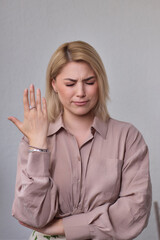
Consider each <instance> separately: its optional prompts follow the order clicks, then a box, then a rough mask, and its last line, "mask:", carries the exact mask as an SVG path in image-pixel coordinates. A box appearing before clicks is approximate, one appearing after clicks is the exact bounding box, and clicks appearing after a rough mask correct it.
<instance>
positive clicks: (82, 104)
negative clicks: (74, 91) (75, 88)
mask: <svg viewBox="0 0 160 240" xmlns="http://www.w3.org/2000/svg"><path fill="white" fill-rule="evenodd" d="M73 103H74V104H75V105H77V106H84V105H86V104H87V103H88V101H83V102H78V101H74V102H73Z"/></svg>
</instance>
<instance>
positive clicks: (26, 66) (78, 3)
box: [0, 0, 160, 240]
mask: <svg viewBox="0 0 160 240" xmlns="http://www.w3.org/2000/svg"><path fill="white" fill-rule="evenodd" d="M74 40H83V41H86V42H88V43H90V44H91V45H92V46H93V47H95V49H96V50H97V51H98V52H99V54H100V56H101V58H102V60H103V62H104V65H105V68H106V71H107V75H108V79H109V84H110V98H111V101H110V102H109V105H108V108H109V112H110V115H111V116H112V117H113V118H116V119H119V120H123V121H128V122H131V123H133V124H134V125H135V126H136V127H137V128H138V129H139V130H140V131H141V132H142V134H143V136H144V138H145V140H146V142H147V144H148V146H149V149H150V169H151V178H152V185H153V201H159V203H160V176H159V171H160V164H159V156H160V147H159V146H160V121H159V120H160V108H159V105H160V103H159V97H160V79H159V78H160V76H159V75H160V74H159V69H160V66H159V63H160V1H159V0H0V97H1V101H0V130H1V131H0V163H1V167H0V240H9V239H12V240H13V239H15V240H19V239H20V240H22V239H28V236H29V234H30V232H31V231H30V230H28V229H26V228H24V227H22V226H21V225H20V224H18V222H17V221H16V220H15V219H14V218H13V217H12V216H11V207H12V202H13V197H14V187H15V177H16V164H17V149H18V144H19V141H20V139H21V137H22V134H21V133H20V132H19V131H18V130H17V129H16V127H15V126H14V125H13V124H12V123H10V122H9V121H8V120H7V117H8V116H11V115H14V116H16V117H18V118H19V119H21V120H23V104H22V95H23V90H24V88H26V87H29V85H30V84H31V83H34V84H35V86H36V88H37V87H39V88H41V89H42V92H43V94H44V88H45V74H46V68H47V64H48V61H49V59H50V57H51V55H52V53H53V52H54V51H55V50H56V48H57V47H58V46H59V45H60V44H62V43H64V42H66V41H74ZM137 239H139V240H157V239H158V235H157V228H156V221H155V214H154V209H153V207H152V211H151V216H150V220H149V224H148V227H147V228H146V229H145V230H144V231H143V233H142V234H141V235H140V236H139V237H138V238H137Z"/></svg>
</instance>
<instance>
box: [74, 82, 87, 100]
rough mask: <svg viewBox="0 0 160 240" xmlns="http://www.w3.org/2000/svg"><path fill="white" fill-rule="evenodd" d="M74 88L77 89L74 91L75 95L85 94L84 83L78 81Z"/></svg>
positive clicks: (83, 95) (81, 96) (81, 95)
mask: <svg viewBox="0 0 160 240" xmlns="http://www.w3.org/2000/svg"><path fill="white" fill-rule="evenodd" d="M76 90H77V92H76V95H77V97H80V98H83V97H85V96H86V91H85V86H84V83H82V82H80V83H78V84H77V89H76Z"/></svg>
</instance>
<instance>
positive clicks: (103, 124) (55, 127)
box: [47, 114, 108, 138]
mask: <svg viewBox="0 0 160 240" xmlns="http://www.w3.org/2000/svg"><path fill="white" fill-rule="evenodd" d="M61 128H63V129H65V126H64V123H63V119H62V114H61V115H60V116H59V117H58V118H57V120H56V121H55V122H51V123H50V124H49V129H48V134H47V136H51V135H53V134H55V133H57V132H58V131H59V130H60V129H61ZM92 129H94V130H95V131H97V132H98V133H99V134H100V135H101V136H102V137H103V138H106V134H107V129H108V120H107V121H103V120H102V119H100V118H98V117H97V116H95V117H94V120H93V123H92V126H91V130H92Z"/></svg>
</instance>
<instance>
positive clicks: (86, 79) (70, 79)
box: [64, 76, 95, 82]
mask: <svg viewBox="0 0 160 240" xmlns="http://www.w3.org/2000/svg"><path fill="white" fill-rule="evenodd" d="M93 78H95V76H91V77H88V78H85V79H83V80H82V81H89V80H91V79H93ZM64 80H69V81H72V82H76V81H77V80H76V79H72V78H65V79H64Z"/></svg>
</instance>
